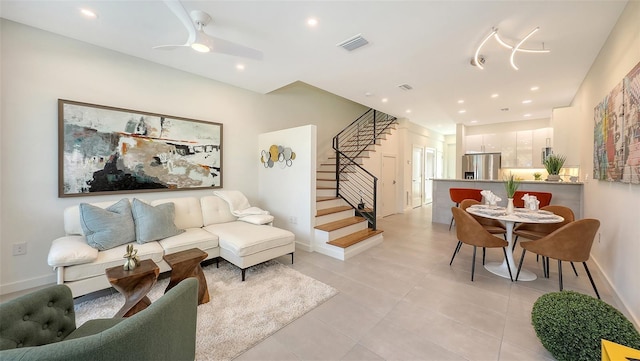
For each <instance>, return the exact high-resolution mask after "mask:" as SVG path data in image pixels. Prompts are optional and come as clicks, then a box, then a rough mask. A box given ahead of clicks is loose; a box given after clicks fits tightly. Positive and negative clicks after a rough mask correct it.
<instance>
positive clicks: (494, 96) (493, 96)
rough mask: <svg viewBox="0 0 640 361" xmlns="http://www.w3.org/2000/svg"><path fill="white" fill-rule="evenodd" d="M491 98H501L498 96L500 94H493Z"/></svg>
mask: <svg viewBox="0 0 640 361" xmlns="http://www.w3.org/2000/svg"><path fill="white" fill-rule="evenodd" d="M491 97H492V98H497V97H499V95H498V93H493V94H491Z"/></svg>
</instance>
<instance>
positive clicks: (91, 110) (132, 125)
mask: <svg viewBox="0 0 640 361" xmlns="http://www.w3.org/2000/svg"><path fill="white" fill-rule="evenodd" d="M58 126H59V129H58V140H59V142H58V143H59V149H58V154H59V161H58V164H59V165H58V167H59V174H58V178H59V190H58V195H59V197H71V196H83V195H99V194H113V193H134V192H136V193H137V192H145V191H146V192H150V191H169V190H191V189H198V188H220V187H222V124H220V123H213V122H205V121H200V120H193V119H186V118H179V117H174V116H167V115H162V114H154V113H146V112H140V111H135V110H128V109H120V108H113V107H106V106H101V105H94V104H87V103H79V102H74V101H69V100H62V99H60V100H58Z"/></svg>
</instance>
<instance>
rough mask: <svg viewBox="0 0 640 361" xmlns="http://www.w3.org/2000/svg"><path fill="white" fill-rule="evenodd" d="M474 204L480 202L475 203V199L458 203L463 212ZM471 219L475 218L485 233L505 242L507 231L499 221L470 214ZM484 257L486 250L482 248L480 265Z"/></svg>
mask: <svg viewBox="0 0 640 361" xmlns="http://www.w3.org/2000/svg"><path fill="white" fill-rule="evenodd" d="M475 204H480V202H478V201H476V200H475V199H465V200H463V201H462V202H460V209H462V210H463V211H466V210H467V208H469V207H471V206H473V205H475ZM471 217H473V218H475V220H476V221H478V223H480V225H482V227H483V228H484V229H486V230H487V232H489V233H491V234H494V235H496V234H501V235H502V236H503V237H504V239H505V240H506V239H507V230H506V228H505V227H504V224H502V222H500V221H499V220H497V219H489V218H485V217H479V216H475V215H473V214H471ZM485 256H486V250H485V248H484V247H482V264H484V260H485Z"/></svg>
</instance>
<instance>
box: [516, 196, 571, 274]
mask: <svg viewBox="0 0 640 361" xmlns="http://www.w3.org/2000/svg"><path fill="white" fill-rule="evenodd" d="M540 209H541V210H544V211H548V212H551V213H553V214H557V215H559V216H560V217H562V218H564V221H562V222H560V223H521V224H519V225H517V226H516V227H515V228H514V229H513V235H514V236H515V237H516V238H515V239H514V240H513V249H515V248H516V243H517V242H518V238H519V237H524V238H526V239H528V240H532V241H534V240H536V239H540V238H542V237H544V236H546V235H548V234H551V233H552V232H554V231H555V230H557V229H559V228H562V226H564V225H565V224H568V223H571V222H573V221H575V215H574V214H573V211H572V210H571V208H569V207H565V206H555V205H554V206H546V207H542V208H540ZM546 261H548V260H546V259H545V258H543V259H542V267H543V270H544V276H545V277H549V263H548V262H546ZM545 262H546V265H545ZM571 268H573V273H575V274H576V276H577V275H578V271H577V270H576V266H574V264H573V262H571Z"/></svg>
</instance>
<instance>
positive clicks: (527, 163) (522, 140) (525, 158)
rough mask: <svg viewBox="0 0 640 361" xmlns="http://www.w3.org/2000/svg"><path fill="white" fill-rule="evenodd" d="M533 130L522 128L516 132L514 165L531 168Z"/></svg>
mask: <svg viewBox="0 0 640 361" xmlns="http://www.w3.org/2000/svg"><path fill="white" fill-rule="evenodd" d="M532 151H533V131H532V130H523V131H519V132H517V133H516V167H518V168H531V166H532V164H533V154H532Z"/></svg>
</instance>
